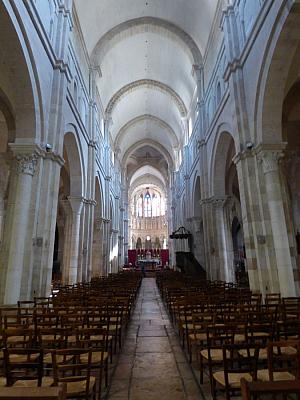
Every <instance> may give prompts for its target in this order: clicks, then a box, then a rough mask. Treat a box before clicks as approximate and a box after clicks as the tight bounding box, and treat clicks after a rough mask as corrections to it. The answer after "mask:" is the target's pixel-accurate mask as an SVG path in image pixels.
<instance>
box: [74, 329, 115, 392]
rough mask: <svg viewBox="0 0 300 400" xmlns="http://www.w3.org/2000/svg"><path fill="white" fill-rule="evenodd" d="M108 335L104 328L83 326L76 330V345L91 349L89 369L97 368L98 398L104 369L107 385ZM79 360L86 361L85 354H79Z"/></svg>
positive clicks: (106, 383)
mask: <svg viewBox="0 0 300 400" xmlns="http://www.w3.org/2000/svg"><path fill="white" fill-rule="evenodd" d="M108 336H109V335H108V332H107V330H106V329H99V328H98V329H97V328H96V329H95V328H83V329H78V330H77V346H78V347H81V348H85V349H89V350H91V352H92V356H91V369H92V370H93V369H97V370H99V386H98V398H99V399H100V398H101V388H102V371H104V377H105V387H107V385H108V359H109V342H108ZM80 360H81V361H84V362H87V355H84V356H81V357H80Z"/></svg>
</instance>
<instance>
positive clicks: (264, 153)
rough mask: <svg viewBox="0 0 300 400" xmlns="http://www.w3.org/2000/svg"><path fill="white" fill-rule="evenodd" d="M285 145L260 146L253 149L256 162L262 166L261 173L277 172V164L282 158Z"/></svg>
mask: <svg viewBox="0 0 300 400" xmlns="http://www.w3.org/2000/svg"><path fill="white" fill-rule="evenodd" d="M286 145H287V143H278V144H277V143H276V144H266V145H265V144H261V145H259V146H257V147H256V148H255V153H256V154H257V159H258V161H259V162H260V163H261V164H262V168H263V173H264V174H268V173H269V172H274V171H278V168H279V162H280V160H281V159H282V158H283V157H284V149H285V148H286Z"/></svg>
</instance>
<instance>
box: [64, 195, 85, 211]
mask: <svg viewBox="0 0 300 400" xmlns="http://www.w3.org/2000/svg"><path fill="white" fill-rule="evenodd" d="M68 201H69V202H70V205H71V208H72V212H73V213H75V214H80V213H81V210H82V206H83V201H84V198H83V197H80V196H68Z"/></svg>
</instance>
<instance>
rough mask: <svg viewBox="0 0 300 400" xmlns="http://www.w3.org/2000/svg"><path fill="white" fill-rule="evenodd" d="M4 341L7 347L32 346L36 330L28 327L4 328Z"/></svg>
mask: <svg viewBox="0 0 300 400" xmlns="http://www.w3.org/2000/svg"><path fill="white" fill-rule="evenodd" d="M2 341H3V345H4V347H7V348H11V347H14V348H31V347H33V345H34V331H33V330H32V329H26V328H8V329H4V330H3V332H2Z"/></svg>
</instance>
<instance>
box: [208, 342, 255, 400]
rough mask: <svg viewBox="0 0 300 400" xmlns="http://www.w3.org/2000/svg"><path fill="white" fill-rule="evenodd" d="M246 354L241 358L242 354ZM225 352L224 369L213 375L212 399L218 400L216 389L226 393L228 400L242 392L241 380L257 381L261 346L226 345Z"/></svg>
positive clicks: (223, 350)
mask: <svg viewBox="0 0 300 400" xmlns="http://www.w3.org/2000/svg"><path fill="white" fill-rule="evenodd" d="M241 351H243V352H246V355H245V356H243V357H241V356H240V352H241ZM222 352H223V369H222V370H218V371H216V372H214V373H213V374H212V388H211V389H212V397H213V399H216V389H217V388H218V387H219V388H220V389H222V390H224V391H225V396H226V400H230V398H231V395H232V394H235V393H236V392H237V391H240V390H241V384H240V381H241V378H244V379H245V380H247V381H250V382H251V381H252V380H254V381H255V380H256V379H257V362H258V354H259V345H255V344H232V345H230V344H225V345H224V346H223V349H222Z"/></svg>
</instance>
